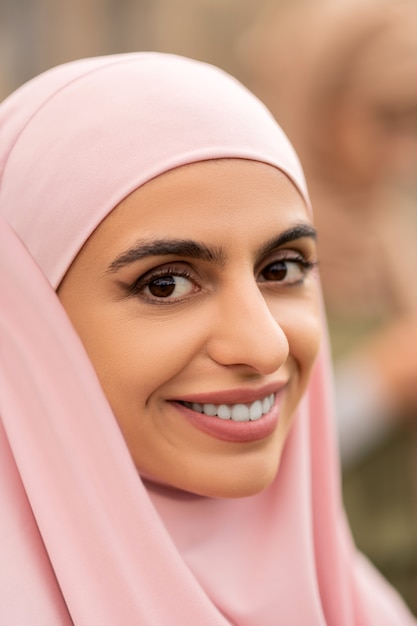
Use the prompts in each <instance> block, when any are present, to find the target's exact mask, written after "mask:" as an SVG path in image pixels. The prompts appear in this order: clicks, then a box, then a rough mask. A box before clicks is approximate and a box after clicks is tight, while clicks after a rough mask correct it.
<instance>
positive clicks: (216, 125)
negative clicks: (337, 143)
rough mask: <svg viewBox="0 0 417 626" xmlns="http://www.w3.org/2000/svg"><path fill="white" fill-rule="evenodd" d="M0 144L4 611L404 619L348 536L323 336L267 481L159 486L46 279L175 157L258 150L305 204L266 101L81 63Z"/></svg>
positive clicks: (93, 616) (173, 62)
mask: <svg viewBox="0 0 417 626" xmlns="http://www.w3.org/2000/svg"><path fill="white" fill-rule="evenodd" d="M0 145H1V149H0V167H1V170H2V174H1V184H0V294H1V300H0V357H1V361H0V414H1V428H0V482H1V515H0V623H1V624H7V625H9V624H10V625H13V626H27V625H28V624H42V626H60V625H61V624H62V625H67V624H71V623H74V624H75V625H76V626H87V625H88V626H115V625H116V624H123V626H137V625H144V626H168V625H169V626H184V625H187V626H188V625H190V626H191V625H192V626H226V625H230V624H233V625H235V626H272V625H274V626H276V625H283V626H325V625H331V626H370V625H375V626H376V625H377V626H408V625H411V624H415V623H416V621H415V620H414V618H412V617H411V616H410V615H409V613H408V611H407V610H406V608H405V607H404V605H403V604H402V602H401V600H400V599H399V598H398V596H397V595H396V593H395V592H394V591H393V590H391V589H390V588H389V587H388V585H386V583H385V582H384V581H383V580H382V579H381V578H380V577H379V575H378V574H377V573H376V572H375V571H374V570H373V569H372V568H371V567H370V565H369V564H368V563H366V562H365V561H364V560H363V558H362V557H360V556H359V555H358V554H357V553H356V550H355V548H354V547H353V545H352V543H351V539H350V535H349V531H348V529H347V527H346V524H345V519H344V515H343V511H342V506H341V502H340V486H339V471H338V461H337V458H336V453H335V439H334V435H333V429H332V424H331V420H332V407H331V389H330V387H331V382H330V381H331V372H330V367H329V357H328V350H327V346H324V347H323V350H322V353H321V354H320V356H319V359H318V363H317V367H316V368H315V371H314V375H313V378H312V381H311V384H310V387H309V391H308V393H307V394H306V396H305V398H304V399H303V401H302V404H301V406H300V408H299V410H298V415H297V419H296V422H295V425H294V427H293V429H292V432H291V434H290V438H289V441H288V443H287V445H286V448H285V451H284V455H283V459H282V463H281V466H280V470H279V473H278V476H277V479H276V480H275V482H274V484H273V485H272V486H271V487H270V488H269V489H267V490H266V491H264V492H263V493H261V494H258V495H256V496H252V497H249V498H243V499H240V500H216V499H209V498H201V497H195V496H192V495H189V496H187V495H183V496H182V497H178V498H176V499H174V498H172V497H171V498H168V497H167V496H166V494H163V493H162V492H158V490H157V489H149V490H147V489H146V488H145V486H144V484H143V483H142V482H141V479H140V477H139V476H138V475H137V472H136V471H135V468H134V466H133V463H132V461H131V458H130V456H129V453H128V450H127V448H126V446H125V443H124V441H123V439H122V436H121V434H120V432H119V430H118V427H117V424H116V421H115V419H114V417H113V415H112V413H111V410H110V408H109V406H108V404H107V402H106V399H105V398H104V395H103V393H102V391H101V388H100V385H99V383H98V381H97V378H96V376H95V373H94V371H93V369H92V366H91V364H90V362H89V360H88V358H87V356H86V355H85V352H84V350H83V348H82V345H81V342H80V341H79V339H78V338H77V336H76V334H75V332H74V331H73V329H72V327H71V325H70V323H69V321H68V319H67V317H66V315H65V313H64V311H63V310H62V307H61V306H60V304H59V301H58V299H57V297H56V295H55V293H54V290H53V288H54V287H56V285H57V284H58V283H59V281H60V279H61V278H62V276H63V274H64V273H65V271H66V269H67V268H68V266H69V265H70V263H71V261H72V259H73V258H74V256H75V255H76V253H77V251H78V250H79V248H80V247H81V246H82V244H83V243H84V241H85V240H86V238H87V237H88V235H89V233H91V232H92V230H94V228H95V227H96V226H97V224H98V223H99V222H100V221H101V220H102V219H103V218H104V217H105V216H106V215H107V213H108V212H109V211H111V209H112V208H113V207H114V206H115V205H116V204H117V203H118V202H119V201H120V200H121V199H122V198H123V197H125V196H126V194H128V193H129V192H130V191H132V190H133V189H135V188H136V187H137V186H138V185H140V184H142V183H144V182H145V181H146V180H149V179H150V178H152V177H153V176H156V175H158V174H159V173H161V172H163V171H166V170H167V169H170V168H172V167H175V166H177V165H180V164H184V163H188V162H194V161H198V160H202V159H211V158H217V157H241V158H249V159H255V160H261V161H265V162H267V163H271V164H272V165H275V166H276V167H279V168H281V169H282V170H283V171H285V172H286V173H287V174H288V175H289V176H290V178H291V179H292V180H293V181H294V182H295V184H296V185H297V186H298V187H299V189H300V190H301V191H302V193H304V195H305V197H306V192H305V185H304V181H303V177H302V173H301V169H300V167H299V164H298V161H297V158H296V156H295V155H294V153H293V151H292V149H291V147H290V146H289V144H288V142H287V140H286V139H285V137H284V135H283V134H282V132H281V131H280V129H279V128H278V127H277V126H276V124H275V123H274V121H273V119H272V118H271V116H270V115H269V114H268V113H267V111H266V110H265V109H264V107H263V106H262V105H261V104H260V103H259V102H258V101H257V100H256V99H255V98H253V97H252V96H251V95H250V94H248V92H247V91H246V90H244V89H243V88H242V87H241V86H239V84H238V83H236V81H234V80H233V79H231V78H230V77H227V76H226V75H225V74H223V73H222V72H220V71H218V70H216V69H214V68H212V67H209V66H205V65H203V64H200V63H197V62H194V61H189V60H184V59H180V58H179V57H175V56H169V55H160V54H152V53H139V54H131V55H120V56H114V57H107V58H103V59H90V60H85V61H78V62H75V63H73V64H69V65H67V66H63V67H61V68H57V69H54V70H52V71H50V72H48V73H46V74H45V75H43V76H41V77H39V78H38V79H35V80H34V81H32V82H31V83H29V84H28V85H26V86H24V87H23V88H21V89H20V90H19V91H18V92H16V93H15V94H14V95H12V96H11V97H10V98H9V99H8V101H6V102H5V103H4V104H3V105H2V107H0ZM16 233H17V235H18V236H16ZM19 239H21V240H23V242H24V243H25V246H26V248H27V249H29V251H30V253H29V252H28V250H27V249H25V246H24V245H22V242H21V241H20V240H19ZM34 259H35V260H36V262H35V260H34ZM39 266H40V267H39ZM40 268H41V269H40ZM45 277H46V278H45ZM47 279H48V280H49V283H50V284H48V280H47Z"/></svg>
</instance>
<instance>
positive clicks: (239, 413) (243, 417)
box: [232, 404, 249, 422]
mask: <svg viewBox="0 0 417 626" xmlns="http://www.w3.org/2000/svg"><path fill="white" fill-rule="evenodd" d="M232 420H234V421H235V422H249V409H248V407H247V406H246V404H235V405H234V406H233V408H232Z"/></svg>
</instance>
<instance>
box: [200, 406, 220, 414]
mask: <svg viewBox="0 0 417 626" xmlns="http://www.w3.org/2000/svg"><path fill="white" fill-rule="evenodd" d="M217 409H218V407H217V406H216V405H215V404H203V413H205V414H206V415H212V416H214V415H217Z"/></svg>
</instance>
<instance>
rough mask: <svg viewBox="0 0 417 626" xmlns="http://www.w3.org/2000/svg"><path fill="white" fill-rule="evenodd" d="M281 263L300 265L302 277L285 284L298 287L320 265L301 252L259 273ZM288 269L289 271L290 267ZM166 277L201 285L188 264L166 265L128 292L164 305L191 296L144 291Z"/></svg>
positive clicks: (138, 282) (146, 276) (266, 280)
mask: <svg viewBox="0 0 417 626" xmlns="http://www.w3.org/2000/svg"><path fill="white" fill-rule="evenodd" d="M280 263H282V264H288V263H295V264H297V265H298V266H299V267H300V269H301V273H302V276H301V277H300V279H299V280H297V281H295V282H293V283H290V284H287V285H283V286H285V287H297V286H299V285H301V284H302V283H303V282H304V280H305V277H306V276H307V274H309V273H310V272H311V271H312V270H313V269H314V268H315V267H316V266H317V265H318V264H317V262H316V261H310V260H308V259H306V258H305V257H304V256H301V255H300V254H294V255H292V256H288V257H282V258H278V259H275V260H274V261H271V262H270V263H268V264H267V265H265V266H264V267H263V269H262V270H261V271H260V272H259V273H258V276H261V275H262V273H264V272H266V271H267V270H268V268H271V267H272V266H274V265H278V264H280ZM286 271H288V268H287V270H286ZM165 277H166V278H169V277H175V278H184V279H186V280H188V281H190V282H191V283H193V284H194V285H196V286H197V288H198V286H199V280H198V276H197V274H196V272H193V271H191V270H190V269H188V268H187V267H186V266H185V267H184V266H183V267H181V266H178V265H164V266H162V267H159V268H155V269H154V270H150V271H149V272H147V273H145V274H144V275H143V276H141V277H139V278H138V279H137V280H135V282H134V283H133V284H132V285H130V287H129V288H128V294H129V295H130V296H135V297H142V298H143V299H145V300H146V301H148V302H150V303H152V304H163V305H170V304H176V303H178V302H180V301H182V300H183V299H185V298H187V297H189V296H190V295H192V293H191V294H186V295H185V296H179V297H173V298H171V297H163V296H160V297H158V296H153V295H149V294H145V293H144V291H145V289H146V288H147V287H149V285H151V284H152V283H153V282H154V281H156V280H157V279H158V278H165ZM258 280H259V279H258ZM259 282H261V283H262V284H265V285H268V283H270V286H272V287H273V286H279V285H280V283H281V282H282V281H279V280H274V279H270V280H268V279H264V280H260V281H259ZM274 283H276V285H274Z"/></svg>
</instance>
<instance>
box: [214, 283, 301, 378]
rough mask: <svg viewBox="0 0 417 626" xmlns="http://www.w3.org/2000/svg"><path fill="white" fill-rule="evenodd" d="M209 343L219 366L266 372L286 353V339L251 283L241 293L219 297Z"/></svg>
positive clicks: (271, 369)
mask: <svg viewBox="0 0 417 626" xmlns="http://www.w3.org/2000/svg"><path fill="white" fill-rule="evenodd" d="M212 323H213V325H212V332H211V335H210V339H209V342H208V352H209V356H210V358H212V359H213V360H214V361H216V362H217V363H219V364H221V365H225V366H232V365H239V366H246V367H249V368H251V369H252V370H255V371H256V372H258V373H260V374H263V375H267V374H272V373H273V372H275V371H277V370H278V369H279V368H280V367H281V365H282V364H283V363H284V362H285V361H286V359H287V357H288V354H289V345H288V339H287V336H286V334H285V332H284V330H283V329H282V328H281V326H280V325H279V323H278V321H277V320H276V319H275V318H274V317H273V315H272V313H271V311H270V309H269V307H268V304H267V302H266V300H265V298H264V296H263V294H262V293H261V291H260V290H259V287H258V285H257V284H256V283H254V285H253V287H252V288H251V289H249V290H247V292H246V293H245V294H244V295H243V294H242V291H239V292H238V293H235V294H233V293H229V294H228V296H227V297H224V298H222V299H220V301H219V303H218V308H217V311H216V315H215V319H213V322H212Z"/></svg>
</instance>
